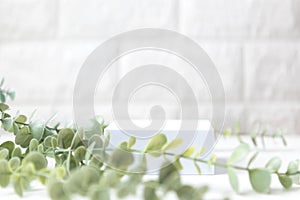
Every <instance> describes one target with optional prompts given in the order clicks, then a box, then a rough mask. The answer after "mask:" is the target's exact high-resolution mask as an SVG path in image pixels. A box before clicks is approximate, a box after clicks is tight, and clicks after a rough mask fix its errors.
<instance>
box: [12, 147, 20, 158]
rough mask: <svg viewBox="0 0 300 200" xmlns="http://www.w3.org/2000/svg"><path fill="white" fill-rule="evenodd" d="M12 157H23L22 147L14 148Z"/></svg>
mask: <svg viewBox="0 0 300 200" xmlns="http://www.w3.org/2000/svg"><path fill="white" fill-rule="evenodd" d="M11 157H18V158H21V157H22V151H21V149H20V147H17V148H15V149H14V150H13V152H12V154H11Z"/></svg>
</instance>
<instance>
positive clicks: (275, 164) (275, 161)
mask: <svg viewBox="0 0 300 200" xmlns="http://www.w3.org/2000/svg"><path fill="white" fill-rule="evenodd" d="M280 167H281V159H280V158H279V157H273V158H272V159H271V160H269V162H268V163H267V164H266V168H267V169H269V170H271V171H272V172H277V171H278V170H279V169H280Z"/></svg>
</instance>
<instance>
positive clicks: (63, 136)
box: [57, 128, 74, 149]
mask: <svg viewBox="0 0 300 200" xmlns="http://www.w3.org/2000/svg"><path fill="white" fill-rule="evenodd" d="M73 137H74V132H73V130H72V129H69V128H65V129H62V130H60V131H59V133H58V138H57V142H58V147H60V148H64V149H67V148H69V147H70V146H71V143H72V140H73Z"/></svg>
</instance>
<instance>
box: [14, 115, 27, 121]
mask: <svg viewBox="0 0 300 200" xmlns="http://www.w3.org/2000/svg"><path fill="white" fill-rule="evenodd" d="M26 121H27V117H26V116H25V115H19V116H18V117H17V118H16V119H15V122H16V123H25V122H26Z"/></svg>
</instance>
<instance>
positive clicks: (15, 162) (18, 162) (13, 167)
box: [8, 157, 21, 171]
mask: <svg viewBox="0 0 300 200" xmlns="http://www.w3.org/2000/svg"><path fill="white" fill-rule="evenodd" d="M8 164H9V167H10V169H11V170H12V171H15V170H16V169H17V168H18V167H19V166H20V165H21V160H20V158H18V157H13V158H11V159H10V160H9V161H8Z"/></svg>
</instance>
